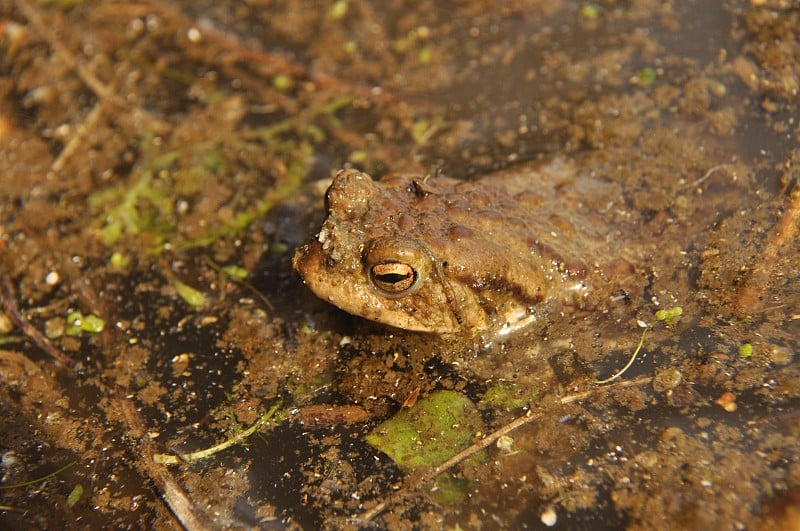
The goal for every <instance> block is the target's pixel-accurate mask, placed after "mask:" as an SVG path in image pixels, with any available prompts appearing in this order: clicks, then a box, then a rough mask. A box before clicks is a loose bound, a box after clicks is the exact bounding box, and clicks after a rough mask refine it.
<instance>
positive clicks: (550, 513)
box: [539, 507, 558, 527]
mask: <svg viewBox="0 0 800 531" xmlns="http://www.w3.org/2000/svg"><path fill="white" fill-rule="evenodd" d="M539 519H540V520H541V521H542V523H543V524H544V525H546V526H547V527H553V526H554V525H556V522H557V521H558V515H557V514H556V511H555V509H553V508H552V507H548V508H547V509H545V510H544V511H543V512H542V514H541V516H539Z"/></svg>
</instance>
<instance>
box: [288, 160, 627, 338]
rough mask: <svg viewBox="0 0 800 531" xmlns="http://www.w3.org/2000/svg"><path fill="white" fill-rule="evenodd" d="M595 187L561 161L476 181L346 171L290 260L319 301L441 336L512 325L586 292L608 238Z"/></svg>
mask: <svg viewBox="0 0 800 531" xmlns="http://www.w3.org/2000/svg"><path fill="white" fill-rule="evenodd" d="M603 186H604V185H601V184H598V183H596V182H593V181H592V180H590V179H588V178H577V176H576V172H575V170H574V168H573V166H572V165H570V164H569V163H567V162H564V161H561V160H556V161H553V162H550V163H548V164H541V163H538V164H529V165H526V166H523V167H521V168H519V169H516V170H513V171H504V172H500V173H496V174H492V175H489V176H487V177H484V178H482V179H478V180H475V181H459V180H455V179H450V178H446V177H431V178H427V179H426V178H423V177H421V176H414V175H401V174H395V175H390V176H387V177H386V178H384V179H382V180H380V181H374V180H372V178H370V177H369V176H368V175H366V174H364V173H362V172H359V171H355V170H344V171H341V172H339V174H338V175H337V176H336V177H335V178H334V180H333V183H332V184H331V186H330V188H329V190H328V193H327V198H326V199H327V201H326V204H327V209H328V217H327V218H326V220H325V222H324V223H323V225H322V228H321V229H320V231H319V233H318V234H317V236H316V237H315V238H314V239H313V240H311V241H310V242H308V243H307V244H305V245H303V246H302V247H300V248H299V249H298V250H297V252H296V253H295V256H294V259H293V264H294V267H295V269H296V270H297V271H298V272H299V273H300V275H301V276H302V277H303V280H304V281H305V283H306V284H307V285H308V286H309V287H310V288H311V290H312V291H313V292H314V293H315V294H316V295H317V296H319V297H320V298H322V299H325V300H327V301H329V302H331V303H332V304H334V305H336V306H338V307H340V308H342V309H343V310H345V311H347V312H349V313H352V314H354V315H359V316H361V317H364V318H366V319H371V320H373V321H377V322H380V323H384V324H387V325H390V326H395V327H399V328H403V329H408V330H418V331H425V332H433V333H437V334H442V335H474V334H475V333H477V332H483V331H487V330H489V331H492V330H494V331H501V330H505V329H509V328H513V327H516V326H518V325H519V324H520V323H524V322H527V321H529V320H531V319H532V318H534V317H535V316H536V315H537V314H540V313H541V310H542V309H543V308H545V307H548V306H550V305H552V304H553V303H555V302H564V301H566V300H569V302H570V303H578V304H580V303H581V301H582V300H583V299H584V298H585V297H587V296H588V295H589V294H590V292H591V284H592V282H591V281H590V278H591V277H594V276H596V275H594V274H593V273H599V271H598V270H597V269H596V267H595V264H597V263H602V262H604V261H605V260H603V259H601V258H600V256H599V255H601V254H602V255H603V256H608V255H609V250H610V249H609V247H613V245H612V243H611V240H615V238H613V237H611V236H610V235H609V234H608V233H607V231H601V230H598V229H597V228H596V227H597V226H598V225H597V224H596V223H595V221H594V220H593V219H592V216H593V213H592V212H590V210H589V209H588V208H587V207H586V206H585V205H584V203H583V202H582V200H581V198H582V197H586V196H587V194H593V193H595V192H596V191H598V190H601V189H602V188H603ZM607 188H608V185H606V189H604V190H602V193H603V194H605V195H608V190H607ZM612 254H613V250H612Z"/></svg>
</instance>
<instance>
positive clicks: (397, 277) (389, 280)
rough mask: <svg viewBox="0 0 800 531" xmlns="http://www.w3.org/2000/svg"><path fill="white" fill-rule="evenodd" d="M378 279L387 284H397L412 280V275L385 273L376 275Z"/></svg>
mask: <svg viewBox="0 0 800 531" xmlns="http://www.w3.org/2000/svg"><path fill="white" fill-rule="evenodd" d="M376 278H377V279H378V280H380V281H381V282H385V283H386V284H397V283H398V282H404V281H406V280H407V279H409V278H411V274H410V273H409V274H407V275H401V274H399V273H384V274H382V275H376Z"/></svg>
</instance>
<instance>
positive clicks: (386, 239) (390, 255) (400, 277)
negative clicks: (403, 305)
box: [363, 236, 433, 299]
mask: <svg viewBox="0 0 800 531" xmlns="http://www.w3.org/2000/svg"><path fill="white" fill-rule="evenodd" d="M363 259H364V269H365V272H366V274H367V275H368V276H369V281H370V283H371V284H372V287H373V288H374V289H375V291H376V292H378V294H379V295H381V296H382V297H385V298H387V299H399V298H401V297H407V296H408V295H411V294H412V293H414V292H416V291H417V290H418V289H419V288H420V287H421V286H422V285H423V284H424V283H425V281H426V279H427V278H428V277H429V276H430V274H431V271H432V269H433V265H432V263H433V260H432V258H431V254H430V251H428V249H427V248H426V247H425V246H424V245H422V244H421V243H420V242H418V241H416V240H414V239H411V238H403V237H398V236H383V237H381V238H375V239H374V240H372V241H370V242H368V243H367V245H366V246H365V247H364V255H363Z"/></svg>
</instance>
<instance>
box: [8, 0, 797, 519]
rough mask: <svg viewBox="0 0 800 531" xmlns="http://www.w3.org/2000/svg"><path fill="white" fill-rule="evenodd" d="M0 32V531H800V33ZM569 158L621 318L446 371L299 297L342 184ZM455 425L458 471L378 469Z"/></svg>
mask: <svg viewBox="0 0 800 531" xmlns="http://www.w3.org/2000/svg"><path fill="white" fill-rule="evenodd" d="M0 13H1V14H2V18H0V22H2V24H0V46H1V47H2V48H1V49H2V74H0V135H1V136H2V140H3V141H2V143H0V168H2V175H3V177H2V179H0V218H1V219H2V228H0V252H2V263H0V265H1V266H2V269H0V276H1V277H2V278H0V283H1V285H0V296H1V297H2V301H3V315H2V316H0V317H2V322H0V325H1V326H0V334H2V335H0V375H1V377H0V411H1V412H2V416H1V417H0V419H1V420H0V423H1V424H0V425H1V426H2V428H0V432H1V433H2V437H0V454H1V455H2V461H1V462H0V465H1V466H2V468H0V489H2V490H0V527H8V528H23V527H24V528H50V527H65V526H67V527H80V528H83V527H92V528H93V527H115V528H128V527H129V528H141V527H147V528H169V527H176V526H181V525H182V526H184V527H186V528H190V529H196V528H226V527H229V528H264V529H282V528H308V529H315V528H331V529H334V528H353V529H356V528H376V529H380V528H420V529H428V528H435V529H440V528H443V527H447V528H457V527H458V528H462V529H464V528H481V529H484V528H489V529H491V528H545V527H547V525H550V524H552V525H554V526H555V527H561V528H569V529H583V528H587V529H602V528H609V529H611V528H614V529H616V528H622V527H625V528H631V529H664V528H671V529H696V528H699V527H709V528H725V529H735V528H741V529H744V528H749V529H759V528H764V529H767V528H768V529H776V528H777V529H794V528H796V527H797V525H798V520H797V513H798V511H799V510H800V506H799V505H798V497H800V494H798V493H800V463H799V462H798V455H800V442H799V438H800V413H799V412H798V404H799V403H800V372H799V371H798V346H799V345H798V340H797V338H798V335H800V334H799V333H800V313H798V307H800V305H798V302H799V299H800V294H799V291H798V271H800V255H799V253H798V250H800V244H798V238H797V232H798V228H799V227H798V225H800V213H799V212H800V198H799V197H798V194H799V193H800V188H798V175H799V174H798V169H797V166H798V162H799V160H798V159H800V151H799V150H798V145H799V144H798V133H799V132H800V129H798V127H799V125H800V124H798V116H800V113H798V88H799V87H798V81H797V80H798V79H800V48H799V44H798V42H797V28H798V26H799V25H800V12H798V10H797V9H796V8H795V7H794V6H793V5H792V4H791V3H789V2H784V1H782V0H772V1H770V0H759V1H755V0H751V1H730V2H692V1H675V2H663V1H659V2H656V1H647V0H643V1H639V2H598V3H596V4H591V3H581V2H572V1H550V2H540V1H533V0H531V1H516V2H505V3H503V4H502V5H500V6H498V5H496V4H495V3H486V2H447V3H443V2H401V1H392V2H367V1H363V2H357V1H352V0H347V1H343V0H339V1H336V2H325V3H323V2H320V3H315V4H314V5H313V9H312V8H310V6H309V4H308V3H307V2H300V1H292V0H286V1H283V2H264V3H258V2H253V3H240V4H232V3H231V4H228V3H225V4H219V3H211V2H193V3H183V4H182V3H169V4H166V3H161V2H157V1H156V2H146V3H131V4H128V3H112V4H110V3H104V2H88V1H85V2H68V3H58V2H56V3H52V4H48V5H47V6H43V5H41V4H34V3H32V2H27V1H22V0H16V1H13V2H2V3H0ZM553 158H558V159H563V160H567V161H569V163H570V164H572V165H573V167H574V168H575V170H574V175H575V177H576V180H575V182H577V183H581V182H584V183H592V184H591V185H585V186H578V187H577V191H576V192H574V195H570V196H569V201H570V202H567V203H565V204H566V206H565V208H564V211H563V212H562V213H561V215H562V216H563V217H564V219H566V220H573V221H574V220H577V219H578V218H579V217H580V218H581V219H584V217H585V216H586V213H587V212H589V213H591V215H592V216H593V217H592V219H593V220H595V221H596V223H597V225H596V226H597V227H598V231H599V232H601V233H602V234H604V235H605V237H606V238H612V237H611V236H610V235H614V236H613V238H612V239H613V242H611V243H613V246H612V245H609V249H611V248H614V249H615V252H614V253H613V254H615V255H616V254H619V255H621V256H620V257H622V258H624V259H625V261H626V262H627V263H629V264H630V266H631V268H632V269H631V271H633V275H632V277H631V279H632V280H629V282H628V283H627V284H625V285H624V286H623V287H622V288H620V290H621V291H620V290H618V291H615V292H613V293H612V298H613V300H614V301H615V303H614V304H586V305H584V306H583V307H576V306H575V305H574V304H566V303H565V304H563V305H560V306H559V305H556V306H554V307H553V308H552V309H550V310H549V311H548V312H545V313H544V315H543V316H542V318H541V319H539V321H538V322H537V323H536V324H535V325H533V326H531V327H528V328H526V329H523V330H520V331H518V332H516V333H515V334H511V335H509V336H507V337H504V338H501V339H498V338H487V337H483V338H480V340H475V338H471V339H470V340H464V339H463V338H462V339H453V338H437V337H434V336H431V335H428V334H421V333H413V332H405V331H402V330H396V329H391V328H387V327H383V326H381V325H378V324H373V323H370V322H367V321H365V320H363V319H360V318H358V317H357V316H350V315H348V314H345V313H343V312H342V311H340V310H338V309H336V308H334V307H333V306H331V305H328V304H326V303H325V302H324V301H321V300H318V299H317V298H316V297H314V296H313V294H312V293H311V292H310V291H309V290H307V289H306V287H305V286H304V285H303V283H302V281H301V279H300V278H299V277H298V276H297V274H296V273H294V272H293V271H292V268H291V256H292V253H293V250H294V248H295V247H297V246H299V245H301V244H302V243H303V242H304V241H306V240H307V239H308V238H309V237H311V236H312V235H313V234H314V233H315V231H317V230H318V228H319V226H320V224H321V222H322V219H323V217H324V215H325V211H324V207H323V193H324V191H325V188H326V186H327V184H328V183H329V182H330V178H331V177H332V175H333V174H334V173H335V172H336V171H337V170H338V169H340V168H342V167H345V166H351V167H355V168H358V169H362V170H364V171H366V172H368V173H370V174H371V175H373V176H375V177H381V176H384V175H386V174H387V173H391V172H400V173H418V174H422V175H425V174H431V175H436V174H440V173H441V174H444V175H448V176H451V177H455V178H458V179H463V180H475V179H479V178H480V179H491V178H492V176H499V175H506V174H507V173H508V172H509V171H510V172H514V171H518V172H521V171H524V170H521V168H526V167H528V165H529V164H530V163H531V161H533V160H536V159H543V160H551V159H553ZM493 172H501V173H493ZM503 172H505V173H503ZM563 184H564V183H560V184H559V185H558V186H560V187H562V188H561V189H563ZM570 194H573V192H570ZM616 249H619V250H618V251H616ZM608 254H610V250H606V251H605V252H604V253H603V252H595V253H594V254H592V256H587V257H586V260H587V262H592V261H595V260H596V261H597V262H598V264H597V268H598V270H601V269H603V265H604V264H605V263H608V262H613V259H614V258H619V257H616V256H614V257H609V256H607V255H608ZM609 258H611V259H609ZM599 262H603V263H604V264H600V263H599ZM593 265H594V264H593ZM603 300H604V301H605V300H607V298H603ZM595 302H597V301H595ZM677 307H680V308H681V310H682V314H681V315H680V317H679V318H677V319H675V320H674V321H671V320H667V321H665V320H663V319H662V320H658V319H657V318H656V312H657V311H658V310H665V309H672V308H677ZM78 312H79V313H78ZM642 325H647V326H648V333H647V334H646V336H643V328H642ZM640 344H641V348H640V349H639V352H638V355H637V357H636V359H635V360H634V361H633V363H632V364H631V367H630V368H629V369H628V370H627V371H625V372H624V373H623V374H622V375H621V376H619V377H618V378H616V379H614V380H613V381H612V382H610V383H607V384H598V383H597V381H598V380H602V379H605V378H607V377H609V376H611V375H613V374H614V373H616V372H617V371H618V370H619V369H620V368H621V367H623V366H624V365H625V364H626V363H627V362H628V360H629V358H630V356H631V354H632V353H633V352H634V351H635V350H637V345H640ZM443 392H444V393H443ZM442 396H450V397H456V398H457V400H458V403H459V404H462V405H461V406H459V408H461V409H464V410H469V411H474V415H473V414H472V413H470V415H473V416H470V417H469V419H471V420H470V422H476V423H477V424H470V426H471V430H472V431H474V433H469V434H467V435H468V436H469V437H468V442H467V443H459V445H455V443H454V446H453V447H452V448H449V449H448V451H449V452H450V455H452V454H455V453H456V452H458V451H462V454H460V456H458V457H456V458H454V459H452V460H451V461H448V462H446V463H445V464H444V465H443V464H441V463H440V462H427V464H426V465H424V466H422V467H419V468H413V467H412V466H411V465H409V464H408V463H407V462H406V461H403V460H402V458H401V457H399V456H398V454H395V453H393V450H391V449H389V448H388V447H382V450H384V451H381V449H379V448H376V446H375V442H374V441H375V437H370V436H369V435H370V434H375V433H383V434H385V433H387V431H388V430H389V429H390V428H389V427H388V426H389V424H385V422H386V421H387V419H394V420H397V419H398V418H401V419H402V418H404V417H410V418H411V419H416V420H413V422H420V423H421V422H422V421H423V420H424V418H423V417H425V416H426V415H427V414H423V411H424V407H427V406H429V405H430V400H432V399H434V398H436V397H442ZM464 404H466V405H464ZM448 407H449V408H450V409H449V410H448V414H450V413H453V411H454V410H455V409H456V408H455V406H447V407H444V406H443V408H444V409H448ZM409 408H410V409H409ZM409 411H410V413H409ZM475 415H476V416H475ZM454 418H456V419H457V420H456V421H454V422H452V423H451V424H453V425H454V426H455V425H458V424H460V423H461V420H460V419H462V417H457V416H456V417H454ZM413 422H412V429H414V428H413V426H414V425H415V424H413ZM421 425H422V424H416V426H421ZM476 425H479V426H481V428H480V429H474V427H475V426H476ZM420 430H421V431H420V432H419V433H418V436H419V452H418V453H419V454H420V455H421V456H422V457H424V456H425V454H426V452H428V451H429V448H430V446H428V443H429V442H430V441H431V440H433V441H436V440H437V438H438V439H440V440H444V439H447V440H448V441H449V440H450V439H449V437H450V435H447V436H445V434H444V432H445V431H446V430H445V429H443V428H436V430H434V429H432V428H429V429H428V430H427V431H424V430H422V429H421V428H420ZM433 431H436V433H432V432H433ZM456 431H457V430H456ZM448 433H449V432H448ZM453 437H455V435H453ZM225 441H228V442H229V443H230V446H229V447H226V448H224V449H221V448H217V449H216V450H215V451H210V452H208V454H209V455H204V456H203V457H197V456H195V455H194V454H193V452H198V451H204V450H208V449H209V448H212V449H213V448H214V447H215V446H216V445H219V444H221V443H224V442H225ZM370 442H372V444H370ZM470 445H472V446H470ZM165 460H166V461H169V460H173V461H175V463H173V464H163V461H165ZM437 464H438V466H439V467H440V468H435V466H437ZM65 466H66V468H64V467H65ZM50 474H52V475H50Z"/></svg>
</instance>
